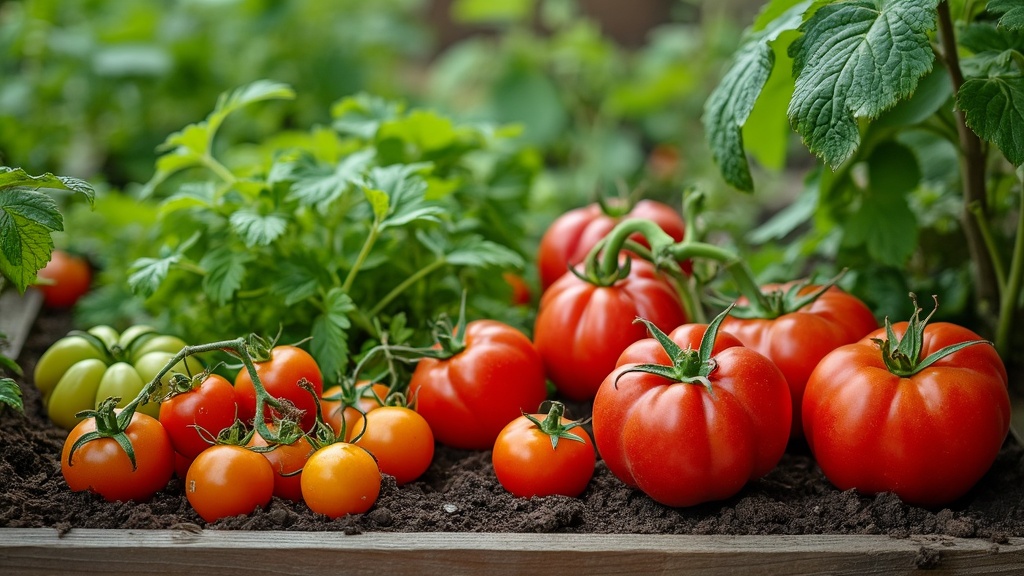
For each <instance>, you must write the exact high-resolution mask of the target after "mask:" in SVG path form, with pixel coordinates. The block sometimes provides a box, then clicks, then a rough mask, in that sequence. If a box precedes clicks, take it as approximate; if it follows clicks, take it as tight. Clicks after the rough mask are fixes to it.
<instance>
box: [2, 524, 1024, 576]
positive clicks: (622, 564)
mask: <svg viewBox="0 0 1024 576" xmlns="http://www.w3.org/2000/svg"><path fill="white" fill-rule="evenodd" d="M919 569H937V570H938V571H937V572H936V573H939V574H965V575H973V574H1020V573H1021V572H1022V570H1024V539H1020V538H1012V539H1010V540H1009V541H1008V542H1006V543H1003V544H995V543H993V542H989V541H985V540H979V539H963V538H949V537H937V536H915V537H910V538H902V539H895V538H890V537H887V536H850V535H842V536H828V535H824V536H823V535H808V536H669V535H621V534H518V533H512V534H477V533H364V534H359V535H345V534H344V533H340V532H322V533H321V532H246V531H232V530H204V531H198V532H194V531H187V530H98V529H73V530H71V531H69V532H67V533H66V534H64V535H63V536H61V535H59V534H58V532H57V530H55V529H50V528H0V572H2V573H3V574H5V575H7V576H29V575H42V574H69V573H76V572H77V573H82V572H88V573H104V574H111V575H115V574H133V575H146V574H154V575H157V574H158V575H161V576H174V575H177V574H203V575H204V576H221V575H224V576H227V575H231V576H234V575H237V574H246V575H247V576H258V575H271V574H273V575H280V574H296V575H318V574H357V575H358V574H371V575H374V576H380V575H381V574H388V575H394V576H403V575H414V576H430V575H433V574H438V575H444V576H453V575H459V574H474V575H475V574H486V575H487V576H506V575H518V574H524V575H526V574H528V575H530V576H535V575H536V574H587V575H595V576H596V575H612V574H701V575H709V576H717V575H726V574H730V575H731V574H833V575H847V574H848V575H861V574H872V575H895V574H908V573H911V572H914V571H916V570H919Z"/></svg>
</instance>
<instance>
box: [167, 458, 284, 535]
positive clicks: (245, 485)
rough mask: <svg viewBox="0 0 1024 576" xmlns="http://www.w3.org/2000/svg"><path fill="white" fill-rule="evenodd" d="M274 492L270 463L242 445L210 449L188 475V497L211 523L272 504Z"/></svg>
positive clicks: (186, 478) (194, 461)
mask: <svg viewBox="0 0 1024 576" xmlns="http://www.w3.org/2000/svg"><path fill="white" fill-rule="evenodd" d="M273 493H274V471H273V470H272V469H271V467H270V462H268V461H267V459H266V458H264V457H263V456H262V455H261V454H258V453H256V452H253V451H251V450H247V449H245V448H243V447H241V446H233V445H229V444H217V445H214V446H210V447H209V448H207V449H206V450H203V452H202V454H200V455H199V456H196V459H195V460H193V461H192V465H191V466H189V467H188V473H187V474H186V475H185V497H186V498H188V502H189V504H191V505H192V508H193V509H194V510H195V511H196V513H198V514H199V515H200V516H201V517H202V518H203V520H206V521H207V522H215V521H217V520H220V519H221V518H227V517H228V516H238V515H240V514H250V513H252V511H253V510H255V509H256V508H262V507H264V506H266V505H267V504H269V503H270V498H271V497H272V496H273Z"/></svg>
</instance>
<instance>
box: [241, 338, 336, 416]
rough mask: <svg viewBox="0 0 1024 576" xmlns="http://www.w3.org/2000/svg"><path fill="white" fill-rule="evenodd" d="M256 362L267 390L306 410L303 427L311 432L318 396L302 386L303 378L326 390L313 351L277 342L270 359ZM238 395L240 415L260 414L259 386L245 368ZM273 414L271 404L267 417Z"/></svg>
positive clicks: (314, 388) (317, 389)
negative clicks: (257, 400)
mask: <svg viewBox="0 0 1024 576" xmlns="http://www.w3.org/2000/svg"><path fill="white" fill-rule="evenodd" d="M255 364H256V374H257V375H258V376H259V377H260V382H262V383H263V387H264V388H266V390H267V392H268V393H269V394H270V395H271V396H273V397H275V398H277V399H279V400H287V401H289V402H291V403H292V404H294V405H295V407H296V408H298V409H299V410H302V411H304V415H303V417H302V429H303V430H305V431H307V432H308V431H310V430H312V429H313V425H314V424H315V423H316V400H315V399H314V398H313V397H312V396H310V394H309V392H307V391H305V390H303V389H302V387H301V386H299V381H300V380H302V379H303V378H305V379H306V380H308V381H309V382H310V384H312V385H313V390H314V391H315V393H316V395H317V396H321V395H322V394H323V389H324V379H323V375H322V374H321V373H320V367H319V366H318V365H317V363H316V360H314V359H313V357H312V356H310V354H309V352H306V351H305V350H303V349H301V348H298V347H296V346H274V348H273V349H272V350H271V351H270V357H269V358H268V359H267V360H264V361H262V362H256V363H255ZM235 396H236V398H237V399H238V416H239V418H241V419H242V421H243V422H251V421H252V420H253V418H255V417H256V389H255V388H253V384H252V378H250V377H249V371H248V370H246V369H245V368H242V369H241V370H240V371H239V372H238V375H237V376H235ZM271 415H272V410H271V409H270V408H269V407H268V408H267V410H266V418H267V419H268V420H269V419H270V418H271Z"/></svg>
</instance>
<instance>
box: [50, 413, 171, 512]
mask: <svg viewBox="0 0 1024 576" xmlns="http://www.w3.org/2000/svg"><path fill="white" fill-rule="evenodd" d="M94 430H96V420H95V419H94V418H87V419H85V420H82V421H81V422H79V423H78V424H77V425H76V426H75V427H74V428H73V429H72V430H71V432H70V433H69V434H68V437H67V439H65V440H64V449H63V450H62V452H61V458H60V468H61V473H62V474H63V475H64V480H66V481H67V483H68V487H69V488H71V490H72V491H73V492H80V491H82V490H89V491H91V492H95V493H96V494H99V495H100V496H102V497H103V498H104V499H106V500H107V501H108V502H114V501H118V502H127V501H129V500H134V501H135V502H145V501H147V500H149V499H150V498H152V497H153V495H154V494H156V493H157V492H159V491H160V490H162V489H163V488H164V487H165V486H167V482H168V481H169V480H170V479H171V476H172V475H173V474H174V449H173V448H172V447H171V440H170V438H169V437H168V436H167V432H166V431H165V430H164V427H163V426H162V425H161V424H160V422H159V421H158V420H157V419H156V418H153V417H152V416H148V415H146V414H142V413H139V412H136V413H135V414H133V415H132V419H131V422H130V423H129V424H128V428H127V429H126V430H125V434H127V435H128V439H129V440H130V441H131V443H132V447H133V448H134V450H135V464H136V468H135V469H134V470H132V463H131V460H130V459H129V458H128V454H126V453H125V451H124V450H123V449H122V448H121V446H120V445H119V444H118V443H117V441H116V440H114V439H113V438H99V439H96V440H92V441H90V442H86V443H85V444H83V445H82V446H80V447H79V448H78V450H76V451H75V453H74V459H73V460H69V459H68V457H69V455H70V454H71V446H73V445H74V443H75V442H76V441H78V439H79V438H80V437H82V436H83V435H85V434H88V433H89V432H92V431H94Z"/></svg>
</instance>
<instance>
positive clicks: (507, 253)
mask: <svg viewBox="0 0 1024 576" xmlns="http://www.w3.org/2000/svg"><path fill="white" fill-rule="evenodd" d="M445 260H446V261H447V262H448V263H449V264H451V265H452V266H469V267H473V268H483V267H486V266H494V267H498V268H518V269H521V268H522V267H523V266H524V265H525V263H524V262H523V257H522V256H520V255H519V254H517V253H516V252H515V251H514V250H512V249H510V248H508V247H506V246H502V245H501V244H497V243H495V242H491V241H490V240H484V239H482V238H480V237H479V236H469V237H466V238H462V239H460V241H459V242H458V243H457V244H456V245H455V246H453V247H452V248H451V249H450V250H449V251H448V253H447V254H446V255H445Z"/></svg>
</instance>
